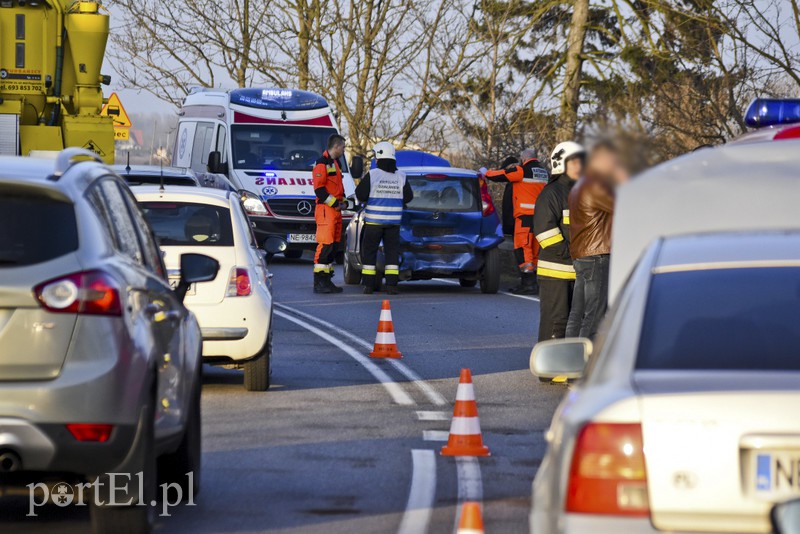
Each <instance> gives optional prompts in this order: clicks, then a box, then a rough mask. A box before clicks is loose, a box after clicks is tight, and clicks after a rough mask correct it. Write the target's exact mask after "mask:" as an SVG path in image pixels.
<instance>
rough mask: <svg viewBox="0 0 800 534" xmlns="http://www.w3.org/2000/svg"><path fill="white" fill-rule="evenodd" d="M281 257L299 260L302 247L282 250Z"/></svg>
mask: <svg viewBox="0 0 800 534" xmlns="http://www.w3.org/2000/svg"><path fill="white" fill-rule="evenodd" d="M283 257H284V258H286V259H287V260H299V259H300V258H302V257H303V249H300V250H295V249H287V250H284V251H283Z"/></svg>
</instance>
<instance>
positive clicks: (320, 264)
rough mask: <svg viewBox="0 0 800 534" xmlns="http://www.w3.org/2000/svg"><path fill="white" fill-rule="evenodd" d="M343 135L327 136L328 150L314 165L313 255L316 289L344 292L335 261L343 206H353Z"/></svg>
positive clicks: (339, 239) (319, 290) (340, 234)
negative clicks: (336, 282) (335, 281)
mask: <svg viewBox="0 0 800 534" xmlns="http://www.w3.org/2000/svg"><path fill="white" fill-rule="evenodd" d="M344 145H345V140H344V137H342V136H341V135H338V134H334V135H331V136H330V137H329V138H328V150H326V151H325V152H323V153H322V156H321V157H320V158H319V159H318V160H317V163H316V165H314V171H313V175H314V193H315V194H316V196H317V207H316V211H315V212H314V219H315V220H316V222H317V252H316V254H315V256H314V293H341V292H342V288H341V287H338V286H335V285H334V284H333V280H332V278H333V263H334V259H335V256H336V246H337V244H338V243H339V242H340V241H341V240H342V210H343V209H347V208H348V207H349V206H350V201H348V200H347V199H345V197H344V184H343V183H342V169H341V167H339V158H341V157H342V154H344Z"/></svg>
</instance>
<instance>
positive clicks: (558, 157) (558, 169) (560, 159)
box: [550, 141, 586, 174]
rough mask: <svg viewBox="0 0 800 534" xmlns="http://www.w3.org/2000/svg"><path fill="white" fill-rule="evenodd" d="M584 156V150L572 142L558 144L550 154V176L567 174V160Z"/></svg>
mask: <svg viewBox="0 0 800 534" xmlns="http://www.w3.org/2000/svg"><path fill="white" fill-rule="evenodd" d="M583 154H586V149H585V148H583V146H582V145H579V144H578V143H576V142H574V141H564V142H563V143H559V144H557V145H556V147H555V148H554V149H553V153H552V154H550V172H551V173H552V174H564V173H565V172H567V160H568V159H569V158H572V157H575V156H580V155H583Z"/></svg>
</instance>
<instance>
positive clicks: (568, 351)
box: [530, 338, 592, 380]
mask: <svg viewBox="0 0 800 534" xmlns="http://www.w3.org/2000/svg"><path fill="white" fill-rule="evenodd" d="M591 354H592V342H591V341H590V340H588V339H586V338H567V339H551V340H548V341H540V342H539V343H537V344H536V345H534V347H533V350H532V351H531V359H530V367H531V373H533V376H536V377H538V378H539V379H540V380H552V379H553V378H556V377H563V378H565V379H567V380H569V379H576V378H581V377H582V376H583V371H584V369H585V368H586V362H587V361H589V356H591Z"/></svg>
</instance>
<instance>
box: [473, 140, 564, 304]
mask: <svg viewBox="0 0 800 534" xmlns="http://www.w3.org/2000/svg"><path fill="white" fill-rule="evenodd" d="M520 156H521V157H520V159H521V160H522V165H510V166H508V167H506V168H504V169H498V170H486V169H481V172H482V173H483V175H484V176H485V178H486V179H487V180H491V181H493V182H506V183H509V182H510V183H511V184H512V186H511V188H512V189H511V192H512V197H513V203H514V253H515V255H516V258H517V263H518V265H519V272H520V279H521V280H520V285H519V287H517V288H514V289H512V290H511V292H512V293H516V294H519V295H535V294H537V293H538V288H537V287H536V267H537V263H538V260H539V244H538V243H537V242H536V239H534V237H533V214H534V211H535V209H536V199H537V198H538V197H539V193H540V192H541V191H542V189H543V188H544V186H545V185H546V184H547V180H548V178H549V175H548V174H547V170H546V169H545V168H544V166H542V164H541V163H540V162H539V160H538V159H536V152H535V151H534V150H532V149H527V150H523V151H522V154H521V155H520Z"/></svg>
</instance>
